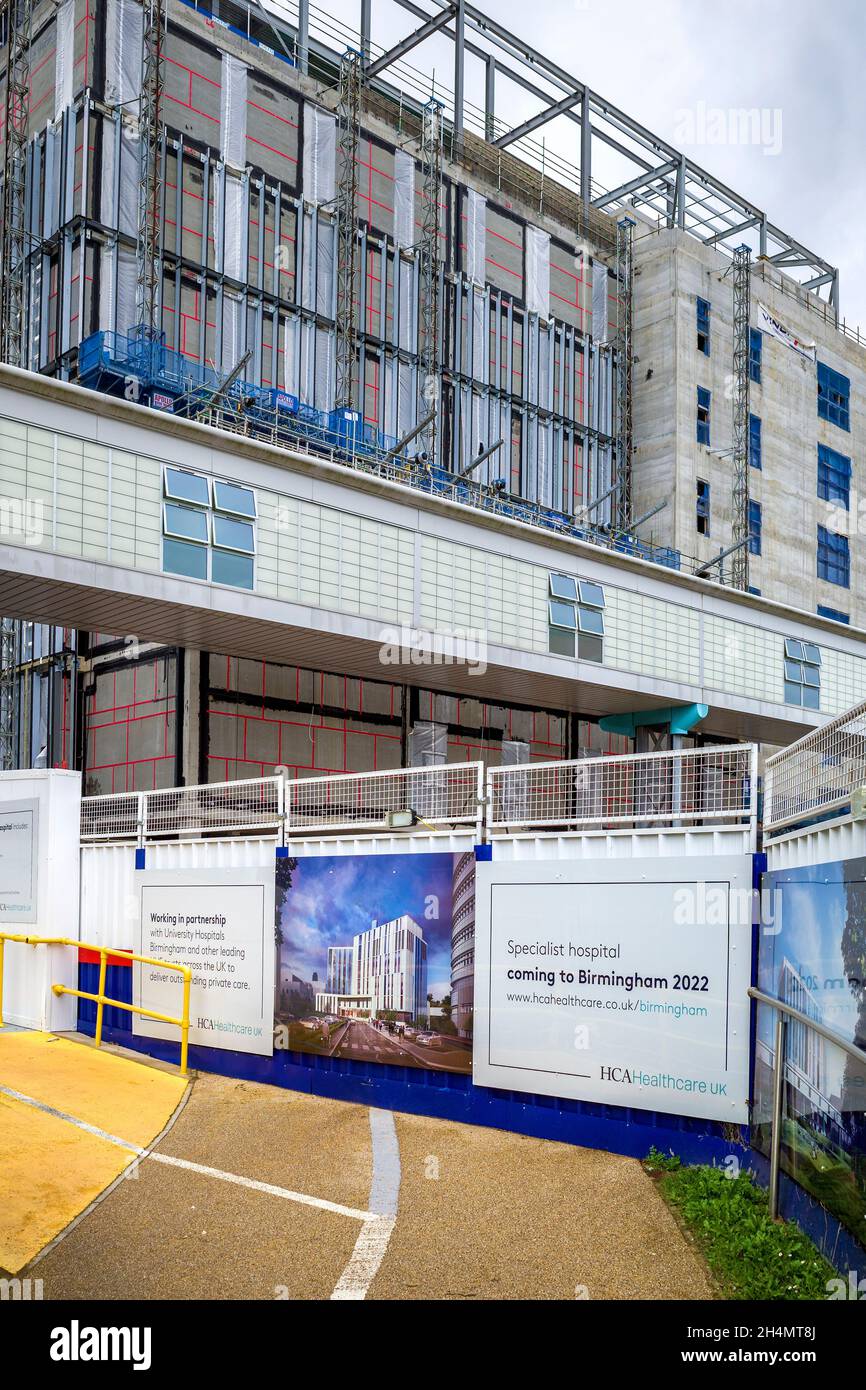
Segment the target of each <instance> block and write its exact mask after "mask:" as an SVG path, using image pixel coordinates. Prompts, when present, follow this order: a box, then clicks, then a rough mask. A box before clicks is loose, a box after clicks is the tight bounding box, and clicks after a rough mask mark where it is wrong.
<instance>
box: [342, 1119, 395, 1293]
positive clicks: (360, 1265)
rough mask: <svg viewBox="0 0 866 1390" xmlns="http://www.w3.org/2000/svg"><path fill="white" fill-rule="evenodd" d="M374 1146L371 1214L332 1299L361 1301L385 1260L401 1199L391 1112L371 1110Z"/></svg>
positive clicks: (371, 1135)
mask: <svg viewBox="0 0 866 1390" xmlns="http://www.w3.org/2000/svg"><path fill="white" fill-rule="evenodd" d="M370 1138H371V1140H372V1145H373V1180H372V1182H371V1184H370V1208H371V1211H372V1212H374V1213H375V1215H371V1216H370V1217H369V1219H368V1220H367V1221H365V1222H364V1224H363V1226H362V1227H361V1230H360V1233H359V1235H358V1239H357V1240H356V1241H355V1248H354V1250H353V1251H352V1254H351V1256H350V1258H349V1263H348V1264H347V1265H346V1268H345V1269H344V1270H343V1273H342V1274H341V1275H340V1278H339V1279H338V1281H337V1284H336V1287H335V1289H334V1292H333V1293H332V1294H331V1299H332V1301H333V1300H338V1301H346V1300H349V1299H357V1300H360V1299H364V1298H366V1297H367V1294H368V1293H369V1290H370V1285H371V1284H372V1282H373V1280H374V1279H375V1277H376V1275H377V1274H378V1272H379V1268H380V1266H381V1264H382V1261H383V1259H384V1258H385V1252H386V1251H387V1249H388V1242H389V1241H390V1239H391V1233H392V1231H393V1230H394V1226H395V1225H396V1222H397V1202H398V1200H399V1197H400V1145H399V1143H398V1142H397V1130H396V1127H395V1125H394V1116H393V1114H392V1113H391V1111H390V1110H371V1111H370Z"/></svg>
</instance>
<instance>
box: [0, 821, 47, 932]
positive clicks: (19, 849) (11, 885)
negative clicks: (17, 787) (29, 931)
mask: <svg viewBox="0 0 866 1390" xmlns="http://www.w3.org/2000/svg"><path fill="white" fill-rule="evenodd" d="M38 825H39V802H38V801H37V800H35V799H28V800H26V801H3V803H2V805H0V929H2V930H4V931H16V930H17V926H16V924H20V925H22V926H24V925H29V926H32V925H33V923H34V922H35V921H36V920H37V901H36V887H37V882H38V875H37V872H36V866H37V860H38V843H37V831H38Z"/></svg>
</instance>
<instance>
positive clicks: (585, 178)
mask: <svg viewBox="0 0 866 1390" xmlns="http://www.w3.org/2000/svg"><path fill="white" fill-rule="evenodd" d="M589 103H590V90H589V88H588V87H584V89H583V99H582V101H581V103H580V201H581V204H582V207H583V232H584V234H585V233H586V228H587V225H588V223H589V207H590V203H591V202H592V116H591V113H590V109H589Z"/></svg>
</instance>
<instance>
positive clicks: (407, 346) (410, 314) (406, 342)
mask: <svg viewBox="0 0 866 1390" xmlns="http://www.w3.org/2000/svg"><path fill="white" fill-rule="evenodd" d="M415 308H416V297H415V262H414V261H408V260H406V259H405V258H404V257H402V256H401V258H400V316H399V318H400V321H399V325H398V330H397V332H398V336H397V346H398V347H401V348H402V349H403V351H404V352H414V351H415V348H416V345H417V333H416V331H415V319H416V314H415Z"/></svg>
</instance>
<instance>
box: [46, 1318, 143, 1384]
mask: <svg viewBox="0 0 866 1390" xmlns="http://www.w3.org/2000/svg"><path fill="white" fill-rule="evenodd" d="M49 1355H50V1357H51V1360H52V1361H129V1362H131V1363H132V1369H133V1370H134V1371H149V1370H150V1359H151V1329H150V1328H149V1327H87V1326H85V1327H82V1326H81V1323H80V1322H79V1321H78V1319H77V1318H73V1319H72V1321H71V1323H70V1324H69V1326H68V1327H55V1328H52V1331H51V1345H50V1348H49Z"/></svg>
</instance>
